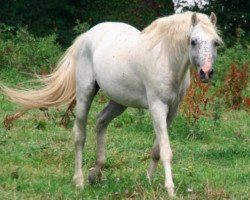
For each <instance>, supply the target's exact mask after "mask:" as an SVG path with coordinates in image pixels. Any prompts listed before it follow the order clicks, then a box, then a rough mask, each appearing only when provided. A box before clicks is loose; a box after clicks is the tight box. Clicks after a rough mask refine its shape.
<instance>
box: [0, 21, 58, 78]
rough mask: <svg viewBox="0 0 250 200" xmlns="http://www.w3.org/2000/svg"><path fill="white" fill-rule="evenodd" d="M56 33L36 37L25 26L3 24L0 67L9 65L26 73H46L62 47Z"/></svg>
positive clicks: (55, 60) (0, 40) (53, 63)
mask: <svg viewBox="0 0 250 200" xmlns="http://www.w3.org/2000/svg"><path fill="white" fill-rule="evenodd" d="M56 38H57V37H56V35H55V34H52V35H50V36H47V37H40V38H36V37H34V36H33V35H32V34H30V33H28V31H27V29H25V28H18V29H17V30H15V29H14V28H12V27H9V28H8V26H5V29H3V31H1V32H0V69H3V68H7V67H11V68H17V69H18V70H19V71H23V72H27V73H34V72H37V73H48V72H49V71H51V68H54V65H55V64H56V62H57V60H58V59H59V56H60V55H61V54H62V48H61V47H60V45H59V44H57V43H56Z"/></svg>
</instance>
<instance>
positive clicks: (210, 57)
mask: <svg viewBox="0 0 250 200" xmlns="http://www.w3.org/2000/svg"><path fill="white" fill-rule="evenodd" d="M216 21H217V18H216V15H215V14H214V13H211V15H210V17H209V20H207V19H205V18H204V17H203V16H200V15H199V14H196V13H193V14H192V17H191V28H190V33H189V37H188V45H189V59H190V62H191V64H192V65H193V66H195V67H196V68H197V70H198V74H199V76H200V79H201V81H202V82H209V81H210V80H211V79H212V77H213V74H214V69H213V63H214V62H215V60H216V57H217V46H218V45H219V44H220V43H222V40H221V38H220V37H219V36H218V34H217V30H216Z"/></svg>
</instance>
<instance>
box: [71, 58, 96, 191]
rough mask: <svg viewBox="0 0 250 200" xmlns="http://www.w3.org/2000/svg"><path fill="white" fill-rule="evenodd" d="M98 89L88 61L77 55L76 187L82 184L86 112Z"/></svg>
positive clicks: (74, 129)
mask: <svg viewBox="0 0 250 200" xmlns="http://www.w3.org/2000/svg"><path fill="white" fill-rule="evenodd" d="M98 90H99V86H98V84H97V83H96V81H95V78H94V74H93V71H92V66H91V64H90V62H89V61H88V59H87V58H86V57H84V56H82V57H79V59H78V63H77V67H76V120H75V124H74V128H73V131H74V136H75V174H74V178H73V179H74V182H75V184H76V186H77V187H83V185H84V178H83V173H82V163H83V158H82V151H83V148H84V144H85V140H86V126H87V118H88V112H89V109H90V106H91V103H92V101H93V98H94V96H95V95H96V93H97V91H98Z"/></svg>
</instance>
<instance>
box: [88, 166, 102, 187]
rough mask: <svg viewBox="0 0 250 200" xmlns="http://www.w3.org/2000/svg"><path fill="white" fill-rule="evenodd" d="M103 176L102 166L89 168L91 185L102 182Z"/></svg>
mask: <svg viewBox="0 0 250 200" xmlns="http://www.w3.org/2000/svg"><path fill="white" fill-rule="evenodd" d="M101 178H102V171H101V168H100V167H92V168H90V169H89V177H88V179H89V183H90V184H91V185H93V184H95V183H97V182H100V181H101Z"/></svg>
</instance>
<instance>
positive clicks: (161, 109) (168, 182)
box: [149, 100, 175, 197]
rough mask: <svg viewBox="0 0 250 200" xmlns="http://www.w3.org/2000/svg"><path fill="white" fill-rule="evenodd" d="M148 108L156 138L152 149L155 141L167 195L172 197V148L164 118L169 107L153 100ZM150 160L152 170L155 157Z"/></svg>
mask: <svg viewBox="0 0 250 200" xmlns="http://www.w3.org/2000/svg"><path fill="white" fill-rule="evenodd" d="M149 109H150V112H151V115H152V118H153V123H154V129H155V132H156V140H157V141H156V142H155V145H154V150H156V151H157V143H158V144H159V150H158V151H159V154H160V159H161V161H162V163H163V166H164V171H165V187H166V188H167V191H168V195H169V196H170V197H174V196H175V192H174V183H173V178H172V171H171V161H172V150H171V148H170V142H169V136H168V131H167V120H166V119H167V115H168V111H169V107H168V105H167V104H165V103H163V102H162V101H160V100H155V101H153V102H152V103H150V107H149ZM156 153H157V152H156ZM156 158H157V154H156ZM153 159H154V158H153ZM152 162H153V163H152ZM152 162H151V167H152V169H153V170H154V166H155V168H156V164H157V159H155V161H152ZM149 170H150V168H149ZM153 170H151V171H153ZM149 172H150V171H149Z"/></svg>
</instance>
